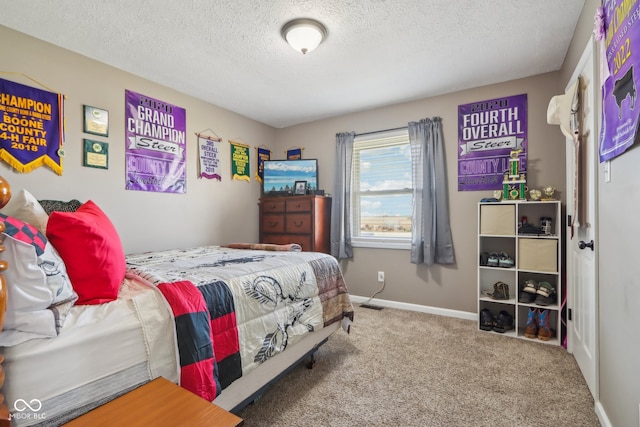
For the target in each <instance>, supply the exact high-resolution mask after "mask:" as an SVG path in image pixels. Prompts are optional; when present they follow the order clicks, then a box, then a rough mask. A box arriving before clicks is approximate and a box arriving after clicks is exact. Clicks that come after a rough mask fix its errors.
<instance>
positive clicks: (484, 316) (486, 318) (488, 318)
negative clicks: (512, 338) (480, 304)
mask: <svg viewBox="0 0 640 427" xmlns="http://www.w3.org/2000/svg"><path fill="white" fill-rule="evenodd" d="M493 324H494V319H493V314H491V311H489V309H488V308H483V309H482V311H480V329H482V330H483V331H490V330H491V329H493Z"/></svg>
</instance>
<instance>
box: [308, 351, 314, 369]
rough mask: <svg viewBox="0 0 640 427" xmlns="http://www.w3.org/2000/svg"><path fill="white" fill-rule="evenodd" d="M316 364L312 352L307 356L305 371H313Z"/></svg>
mask: <svg viewBox="0 0 640 427" xmlns="http://www.w3.org/2000/svg"><path fill="white" fill-rule="evenodd" d="M315 364H316V352H315V351H314V352H313V353H311V354H310V355H309V360H308V361H307V369H313V365H315Z"/></svg>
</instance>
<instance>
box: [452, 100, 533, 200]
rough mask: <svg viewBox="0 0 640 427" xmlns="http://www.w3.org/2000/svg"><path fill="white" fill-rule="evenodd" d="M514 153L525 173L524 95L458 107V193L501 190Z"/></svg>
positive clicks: (525, 123) (525, 120) (525, 108)
mask: <svg viewBox="0 0 640 427" xmlns="http://www.w3.org/2000/svg"><path fill="white" fill-rule="evenodd" d="M513 150H521V153H520V154H519V157H520V172H521V173H526V172H527V95H526V94H522V95H514V96H508V97H505V98H497V99H490V100H487V101H480V102H473V103H471V104H465V105H459V106H458V191H478V190H499V189H502V181H503V178H504V174H505V172H508V171H509V155H510V154H511V151H513Z"/></svg>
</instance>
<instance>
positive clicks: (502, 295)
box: [484, 282, 509, 300]
mask: <svg viewBox="0 0 640 427" xmlns="http://www.w3.org/2000/svg"><path fill="white" fill-rule="evenodd" d="M484 294H485V295H487V296H489V297H491V298H493V299H497V300H504V299H509V285H507V284H506V283H504V282H496V283H494V284H493V292H484Z"/></svg>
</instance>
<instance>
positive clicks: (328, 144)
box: [277, 73, 565, 313]
mask: <svg viewBox="0 0 640 427" xmlns="http://www.w3.org/2000/svg"><path fill="white" fill-rule="evenodd" d="M559 88H560V81H559V78H558V74H557V73H548V74H543V75H539V76H535V77H531V78H526V79H521V80H516V81H511V82H508V83H503V84H497V85H491V86H485V87H480V88H475V89H471V90H465V91H461V92H457V93H454V94H450V95H445V96H439V97H434V98H429V99H425V100H421V101H416V102H410V103H406V104H401V105H394V106H390V107H386V108H380V109H376V110H371V111H367V112H363V113H355V114H350V115H346V116H341V117H337V118H332V119H326V120H322V121H317V122H313V123H308V124H302V125H298V126H294V127H290V128H286V129H279V130H278V131H277V141H278V143H279V144H280V146H282V147H288V146H291V145H297V144H299V143H300V141H304V146H305V151H304V155H305V157H308V158H312V157H318V159H320V161H319V164H320V185H321V188H324V189H325V190H327V191H329V192H331V191H332V189H333V175H334V168H333V164H334V162H335V134H336V133H337V132H342V131H355V132H356V133H359V132H369V131H376V130H382V129H387V128H395V127H400V126H406V125H407V122H409V121H414V120H419V119H421V118H424V117H433V116H440V117H442V119H443V128H444V134H445V137H444V139H445V144H446V149H445V154H446V159H447V172H448V181H449V205H450V211H451V218H450V219H451V229H452V234H453V240H454V248H455V255H456V264H455V265H451V266H433V267H431V268H427V267H426V266H424V265H420V266H416V265H414V264H411V263H410V262H409V251H408V250H384V249H370V248H355V249H354V257H353V260H350V261H347V262H343V264H342V265H343V270H344V272H345V276H346V280H347V284H348V286H349V290H350V292H351V293H352V294H354V295H359V296H366V297H368V296H371V295H373V294H374V293H375V292H376V291H377V290H378V289H379V287H380V285H379V284H378V282H377V271H378V270H383V271H385V279H386V289H385V290H384V292H383V293H381V294H379V295H378V296H377V298H380V299H386V300H392V301H399V302H405V303H413V304H421V305H426V306H431V307H436V308H443V309H450V310H458V311H463V312H471V313H475V312H476V310H477V298H476V296H477V291H476V284H477V279H476V277H477V274H476V271H477V270H476V265H477V259H476V258H477V239H476V235H477V202H479V201H480V199H481V198H483V197H490V196H492V192H491V191H485V192H476V191H471V192H470V191H466V192H459V191H458V186H457V160H458V154H457V139H458V116H457V114H458V105H460V104H466V103H470V102H474V101H482V100H486V99H492V98H498V97H503V96H508V95H517V94H522V93H526V94H527V98H528V120H529V123H528V126H529V128H528V129H529V131H528V139H529V151H528V168H529V175H528V184H529V187H541V186H543V185H547V184H550V185H553V186H555V187H557V188H559V189H562V188H563V187H564V186H565V182H564V181H565V176H564V174H565V162H564V158H565V145H564V144H565V143H564V139H563V138H562V135H561V134H560V132H559V131H558V127H557V126H551V125H548V124H547V119H546V117H547V115H546V114H547V106H548V104H549V99H551V97H552V96H553V95H556V94H557V93H559V90H560V89H559ZM560 196H561V197H562V198H564V194H562V192H561V194H560Z"/></svg>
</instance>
